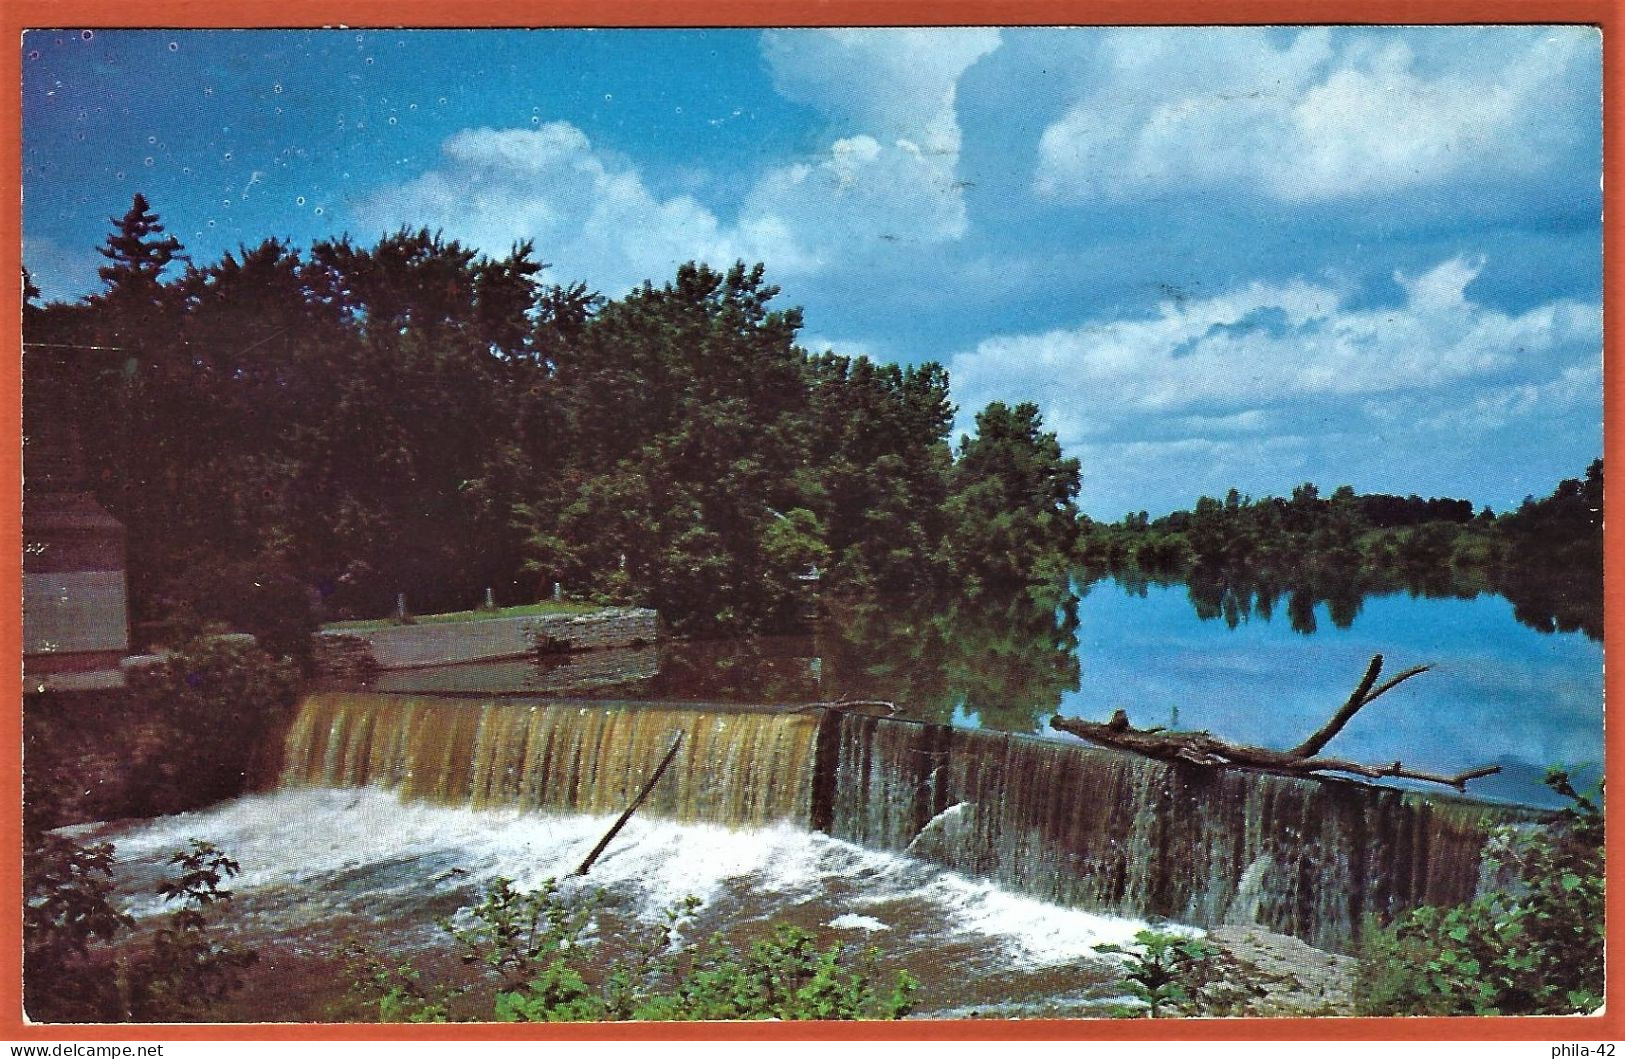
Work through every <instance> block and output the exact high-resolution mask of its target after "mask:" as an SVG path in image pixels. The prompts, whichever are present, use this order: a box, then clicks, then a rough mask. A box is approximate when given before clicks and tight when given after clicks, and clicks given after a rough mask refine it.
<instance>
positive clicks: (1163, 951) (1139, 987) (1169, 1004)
mask: <svg viewBox="0 0 1625 1059" xmlns="http://www.w3.org/2000/svg"><path fill="white" fill-rule="evenodd" d="M1095 951H1096V952H1100V953H1109V954H1113V955H1120V956H1122V957H1123V966H1124V981H1123V986H1124V988H1125V989H1127V990H1128V993H1129V995H1130V996H1131V997H1133V998H1134V999H1135V1000H1136V1001H1137V1002H1138V1003H1137V1004H1135V1005H1134V1006H1127V1005H1125V1006H1123V1007H1121V1008H1119V1009H1115V1010H1114V1011H1113V1014H1115V1015H1119V1016H1128V1017H1139V1016H1140V1015H1144V1016H1145V1017H1146V1018H1151V1019H1154V1018H1160V1017H1162V1016H1165V1015H1193V1014H1197V1013H1198V1012H1197V1010H1196V1008H1197V1006H1198V998H1197V992H1198V988H1199V986H1200V984H1201V982H1202V981H1204V980H1205V976H1204V975H1203V974H1202V973H1201V971H1202V968H1203V965H1204V964H1206V963H1207V962H1208V961H1209V960H1211V959H1212V958H1213V957H1214V956H1215V955H1217V954H1218V949H1217V948H1216V947H1214V946H1212V945H1210V944H1208V943H1207V942H1205V941H1203V940H1201V939H1200V938H1193V937H1189V936H1187V935H1184V934H1168V933H1163V932H1161V931H1155V930H1142V931H1140V932H1139V933H1138V934H1136V935H1134V944H1133V945H1132V946H1128V945H1096V946H1095Z"/></svg>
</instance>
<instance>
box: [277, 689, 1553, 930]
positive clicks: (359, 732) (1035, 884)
mask: <svg viewBox="0 0 1625 1059" xmlns="http://www.w3.org/2000/svg"><path fill="white" fill-rule="evenodd" d="M679 734H681V736H682V748H681V750H680V752H679V753H678V755H677V757H676V759H675V760H674V762H673V764H672V766H671V768H670V769H669V770H668V772H667V774H666V775H665V776H663V777H662V778H661V780H660V782H659V783H658V784H657V785H656V787H655V789H654V791H653V792H652V794H651V797H650V799H649V800H648V802H647V803H645V805H644V806H643V807H642V808H641V809H640V810H639V814H640V816H647V817H649V818H653V819H667V820H672V821H677V822H681V823H700V824H711V825H722V826H724V827H728V828H757V827H763V826H769V825H771V826H790V827H793V828H798V829H805V830H808V831H813V832H821V833H824V834H827V835H828V836H830V837H832V838H835V839H840V840H843V841H845V842H850V843H853V844H855V845H857V846H861V847H865V848H869V849H875V850H882V851H888V852H894V853H900V854H906V855H908V856H909V857H912V858H916V859H919V860H922V861H925V862H929V863H931V864H935V865H940V866H941V867H944V868H947V869H950V870H952V871H955V872H959V873H963V874H964V875H967V876H970V877H972V878H976V879H984V880H989V881H991V882H994V883H996V884H998V885H999V886H1001V887H1005V888H1008V889H1009V890H1011V891H1014V892H1016V893H1020V894H1024V895H1028V896H1031V897H1034V898H1037V899H1039V900H1042V901H1044V902H1048V903H1053V904H1056V905H1060V906H1064V907H1070V908H1078V909H1085V910H1089V911H1094V912H1101V913H1110V914H1117V915H1125V916H1134V917H1145V918H1149V919H1166V920H1171V921H1175V922H1180V923H1186V924H1191V925H1196V926H1215V925H1219V924H1224V923H1256V924H1258V925H1260V926H1263V927H1265V928H1267V929H1269V930H1272V931H1276V932H1279V933H1283V934H1290V935H1293V936H1295V937H1298V938H1300V939H1302V940H1304V941H1306V942H1308V943H1310V944H1312V945H1315V946H1317V947H1320V948H1323V949H1327V950H1331V951H1341V952H1348V951H1352V950H1353V948H1354V947H1355V946H1356V945H1357V942H1358V938H1359V932H1360V929H1361V926H1362V924H1363V923H1365V922H1367V921H1387V920H1389V919H1391V918H1392V917H1393V916H1394V915H1396V914H1398V913H1400V912H1403V911H1404V910H1406V909H1409V908H1412V907H1416V906H1418V905H1421V904H1446V905H1447V904H1454V903H1459V902H1462V901H1466V900H1469V899H1471V898H1472V896H1473V895H1474V894H1475V893H1476V892H1477V890H1478V888H1479V885H1480V876H1481V858H1482V851H1483V848H1484V845H1485V843H1486V841H1487V840H1488V838H1489V837H1490V835H1491V833H1492V832H1493V830H1494V829H1495V828H1496V827H1498V826H1500V825H1503V824H1508V823H1517V822H1520V821H1527V820H1528V819H1530V818H1531V817H1530V814H1529V813H1527V812H1525V811H1522V810H1517V809H1512V808H1508V807H1502V806H1492V805H1485V804H1478V803H1473V802H1469V801H1466V800H1461V799H1449V798H1439V797H1436V796H1429V797H1423V796H1421V795H1417V794H1413V793H1409V792H1404V791H1399V790H1393V789H1387V788H1379V787H1372V786H1368V785H1365V784H1360V783H1354V782H1338V781H1320V780H1306V779H1293V778H1285V777H1277V776H1265V775H1258V774H1251V773H1244V772H1236V771H1230V770H1212V769H1204V768H1200V767H1197V766H1191V765H1185V764H1182V763H1170V762H1161V761H1153V760H1150V759H1142V758H1138V757H1134V756H1130V755H1124V754H1120V753H1117V752H1114V751H1108V750H1104V749H1098V748H1094V747H1090V746H1086V745H1084V744H1081V743H1070V742H1063V741H1059V740H1054V739H1047V738H1041V737H1036V736H1028V735H1015V734H1007V733H998V732H991V731H985V730H977V729H965V728H957V727H953V726H951V725H946V724H938V723H927V722H921V721H914V720H906V719H901V718H891V717H876V716H869V715H864V714H861V713H858V712H855V711H849V710H842V709H832V708H818V707H811V708H810V707H798V708H770V707H740V706H737V705H716V704H695V703H670V704H666V703H646V702H606V701H573V700H558V699H549V700H543V699H527V698H522V697H509V696H479V695H462V696H452V695H426V694H397V693H381V692H358V691H324V692H318V693H315V694H311V695H309V696H307V697H306V698H305V699H304V700H303V702H302V703H301V706H300V709H299V712H298V715H297V717H296V718H295V720H294V722H293V725H292V727H291V729H290V730H289V732H288V734H287V738H286V742H285V747H284V757H283V762H282V767H281V772H280V776H279V777H278V780H277V783H278V784H279V785H280V786H281V787H282V788H284V789H296V788H335V789H342V788H361V787H371V788H381V789H383V790H388V791H393V792H394V793H395V794H397V795H398V796H399V797H400V798H402V799H404V800H407V801H416V802H424V803H433V804H437V805H441V806H451V807H464V808H469V809H499V808H500V809H506V810H518V811H521V812H535V813H586V814H607V813H614V812H618V811H620V810H621V809H623V808H625V806H626V805H627V804H628V803H629V802H630V801H631V799H632V798H633V797H634V796H635V795H636V793H637V792H638V790H639V789H640V788H641V787H642V786H643V784H644V783H645V782H646V781H647V779H648V778H649V776H650V775H651V774H652V772H653V770H654V769H655V768H656V766H657V765H658V763H659V761H660V759H661V758H662V757H663V756H664V754H665V752H666V751H667V750H668V749H669V748H670V746H671V744H672V742H673V740H674V739H676V738H677V736H678V735H679Z"/></svg>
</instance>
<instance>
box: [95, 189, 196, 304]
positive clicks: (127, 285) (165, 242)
mask: <svg viewBox="0 0 1625 1059" xmlns="http://www.w3.org/2000/svg"><path fill="white" fill-rule="evenodd" d="M110 220H111V221H112V223H113V225H114V230H113V232H112V234H111V235H109V236H108V237H107V242H106V244H105V245H103V246H100V247H98V248H97V250H96V252H97V253H99V254H101V255H102V256H103V257H105V258H107V260H108V261H109V262H110V263H109V264H106V265H102V266H101V267H100V268H98V269H97V270H96V274H97V275H98V276H100V277H101V279H102V282H103V283H106V284H107V291H106V292H105V293H104V294H101V295H99V296H97V297H95V298H92V299H91V300H92V302H95V301H97V300H98V299H99V300H100V301H102V302H104V303H107V304H110V305H116V306H118V307H119V308H120V309H121V310H123V311H125V312H132V311H134V310H135V309H136V308H138V307H139V308H144V309H150V308H155V307H159V306H161V305H162V303H163V302H164V300H165V298H164V287H163V274H164V272H165V270H166V269H168V268H169V266H170V264H171V263H172V262H174V261H177V260H181V261H184V260H185V257H184V255H183V254H182V250H183V249H184V248H183V247H182V246H181V241H180V240H179V239H176V238H175V237H174V236H172V235H165V234H164V226H163V225H162V224H160V223H159V222H158V215H157V214H156V213H154V212H153V211H152V207H151V206H150V205H148V203H147V198H146V196H145V195H142V194H141V193H140V192H137V193H136V195H135V199H134V200H133V201H132V202H131V204H130V209H129V211H128V212H127V213H125V214H124V216H123V217H122V218H120V217H113V218H110Z"/></svg>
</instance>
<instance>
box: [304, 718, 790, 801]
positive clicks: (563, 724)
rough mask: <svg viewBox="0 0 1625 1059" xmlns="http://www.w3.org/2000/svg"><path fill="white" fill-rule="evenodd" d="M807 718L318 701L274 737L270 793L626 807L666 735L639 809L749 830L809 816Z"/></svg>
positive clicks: (656, 755)
mask: <svg viewBox="0 0 1625 1059" xmlns="http://www.w3.org/2000/svg"><path fill="white" fill-rule="evenodd" d="M817 728H818V718H817V717H816V716H813V715H811V714H789V713H782V712H767V711H760V710H755V711H752V710H731V709H726V708H718V709H716V710H708V709H705V708H700V707H693V708H688V707H661V706H651V705H616V704H606V703H596V702H594V703H535V702H514V701H488V700H466V699H464V700H459V699H447V698H435V697H431V696H412V695H391V694H376V693H372V694H369V693H358V692H323V693H319V694H315V695H310V696H308V697H307V698H306V699H305V701H304V702H303V703H302V704H301V706H300V711H299V716H298V718H297V719H296V720H295V722H294V725H293V728H292V730H291V731H290V732H289V734H288V738H287V742H286V753H285V757H284V765H283V771H282V783H283V786H296V785H319V786H328V787H358V786H364V785H368V784H374V785H378V786H382V787H386V788H391V789H394V790H396V791H398V792H399V793H400V794H401V795H402V796H403V797H406V798H414V799H423V800H429V801H435V802H439V803H442V804H449V805H467V806H472V807H475V808H479V807H488V806H511V807H515V808H521V809H547V810H553V811H559V812H566V811H567V812H579V813H611V812H619V811H620V810H622V809H624V808H626V806H627V803H629V802H630V801H631V800H632V798H633V797H635V796H636V794H637V792H638V790H639V789H640V788H641V787H642V786H643V783H644V781H645V780H647V779H648V777H649V776H650V774H651V773H652V772H653V770H654V769H655V768H656V767H657V766H658V765H659V762H660V759H661V758H662V757H663V756H664V755H665V752H666V751H667V749H669V748H670V746H671V743H672V740H673V739H675V738H676V737H677V735H678V733H681V734H682V737H683V752H682V753H680V754H678V756H677V759H676V760H675V761H674V762H673V763H672V766H671V768H670V769H669V770H668V771H667V774H666V775H665V777H663V778H662V779H661V782H660V784H659V785H658V786H657V787H656V789H655V791H654V792H653V794H652V795H651V797H650V799H649V801H648V802H647V803H646V805H645V808H644V810H643V811H645V812H648V813H651V814H652V815H655V816H666V817H671V818H673V819H677V820H682V821H685V822H700V821H704V822H710V823H718V824H727V825H729V826H735V827H740V826H751V825H758V824H765V823H770V822H773V821H777V820H791V821H795V822H797V823H804V822H805V821H806V820H807V819H809V817H810V815H811V797H812V790H813V753H814V746H813V743H814V737H815V735H816V733H817Z"/></svg>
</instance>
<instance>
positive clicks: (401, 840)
mask: <svg viewBox="0 0 1625 1059" xmlns="http://www.w3.org/2000/svg"><path fill="white" fill-rule="evenodd" d="M612 822H613V818H611V817H608V816H583V815H558V816H553V815H542V814H535V813H529V814H527V813H522V812H518V811H515V810H505V809H503V810H473V809H467V808H451V807H445V806H436V805H428V804H423V803H411V802H407V803H403V802H401V801H399V800H397V798H396V797H395V796H394V795H393V794H391V793H389V792H386V791H382V790H378V789H370V788H369V789H349V790H332V789H325V788H311V789H301V790H288V791H278V792H275V793H271V794H262V795H252V796H249V797H244V798H240V799H237V800H235V801H231V802H227V803H223V804H221V805H218V806H215V807H212V808H210V809H207V810H203V811H200V812H196V813H186V814H181V815H178V816H171V817H163V818H159V819H156V820H150V821H142V822H130V823H125V824H120V825H114V826H112V827H109V828H106V829H102V830H103V834H102V836H101V837H105V838H106V839H108V840H111V841H113V842H114V843H115V844H116V846H117V856H118V859H119V860H120V862H125V863H128V862H132V861H134V862H143V863H142V864H141V866H140V867H139V869H138V874H142V875H145V876H148V877H150V876H152V875H154V874H156V871H157V868H158V866H159V865H160V864H161V862H162V861H164V860H167V859H168V856H169V854H170V853H172V852H173V851H175V850H177V849H180V848H183V847H184V846H185V844H186V841H187V840H188V839H190V838H201V839H206V840H208V841H210V842H213V843H214V844H215V845H216V846H218V847H220V849H222V850H223V851H225V852H226V853H228V854H229V855H230V856H232V857H233V858H235V859H236V860H237V861H238V862H239V864H240V865H241V866H242V873H241V875H240V876H238V877H237V878H236V879H235V880H234V881H233V882H232V883H231V885H232V887H233V888H234V889H235V890H237V891H238V892H239V893H244V894H247V893H249V892H252V891H254V890H257V889H269V888H276V889H279V890H281V889H292V890H299V891H302V892H308V894H309V895H311V896H309V897H308V898H304V899H303V900H302V901H301V902H299V903H296V906H295V908H294V909H293V910H291V911H290V913H289V914H295V913H297V914H301V915H311V914H317V913H318V911H319V910H318V909H317V908H316V907H315V906H314V905H311V904H310V902H316V901H323V900H325V901H329V902H336V903H342V904H343V905H344V906H345V907H349V908H357V909H363V910H364V909H365V907H366V905H367V903H368V902H377V901H381V900H386V899H389V900H396V901H421V900H424V899H426V898H427V897H429V896H432V895H433V894H434V893H436V892H443V891H447V890H450V889H454V888H463V887H467V886H469V885H485V884H489V883H490V882H491V880H493V879H495V878H497V877H499V876H501V877H505V878H508V879H511V880H513V881H514V883H515V884H516V885H518V886H520V887H522V888H533V887H535V886H537V885H538V884H540V883H541V882H542V881H543V880H544V879H547V878H555V879H559V880H561V881H562V882H564V884H565V886H566V888H567V889H573V888H577V887H586V888H595V887H603V888H605V889H607V890H610V891H613V892H615V893H617V894H621V895H624V896H625V897H627V898H630V899H631V900H632V901H633V907H634V909H635V911H636V912H637V913H638V914H640V915H642V916H645V917H648V918H654V917H657V916H658V915H660V914H661V912H662V911H663V910H664V909H666V908H669V907H671V906H672V905H674V904H676V903H677V902H679V901H681V900H682V899H683V898H685V897H687V896H690V895H692V896H695V897H698V898H700V900H701V901H702V902H704V903H706V904H709V903H711V902H712V901H715V900H716V899H718V898H719V897H720V896H721V895H722V894H723V893H725V892H729V891H733V892H737V891H740V890H746V891H748V892H749V893H751V894H754V895H758V896H760V897H761V898H762V899H763V902H764V903H765V904H766V905H768V906H769V907H770V908H771V909H779V910H782V909H785V908H791V907H794V906H796V905H797V904H800V903H803V902H807V901H811V900H813V899H815V898H819V897H821V896H825V895H827V894H829V893H832V892H850V890H851V889H852V887H853V884H854V881H859V883H860V885H861V893H860V894H859V896H857V897H855V898H852V899H851V900H850V901H849V902H848V904H849V905H851V906H854V907H850V908H849V909H848V910H847V911H845V912H844V913H843V914H840V915H838V916H837V917H835V918H834V919H832V920H830V925H831V926H835V927H851V928H856V929H864V930H884V929H889V928H888V927H887V926H886V924H885V923H884V922H882V921H881V920H880V919H877V918H875V917H873V916H869V915H866V914H864V912H865V911H866V910H870V909H873V908H874V907H875V906H878V905H882V904H885V903H887V902H895V901H898V900H906V901H909V902H915V903H923V905H924V906H926V907H927V908H928V909H929V910H930V918H931V920H932V921H933V922H934V923H935V924H937V929H938V930H939V931H940V933H941V934H942V936H943V937H944V939H945V940H946V939H949V938H953V937H961V938H963V937H966V936H969V937H974V938H977V939H980V940H982V941H984V942H988V943H994V944H997V945H998V946H1000V947H1001V949H1003V950H1004V952H1005V953H1006V954H1007V958H1008V959H1009V960H1010V961H1012V962H1014V963H1017V964H1020V965H1025V966H1029V967H1032V966H1047V965H1052V964H1059V963H1067V962H1073V961H1076V960H1079V959H1088V958H1093V957H1095V956H1096V954H1095V953H1094V951H1093V947H1094V946H1095V945H1097V944H1100V943H1102V942H1114V943H1118V944H1122V943H1125V942H1130V941H1132V940H1133V937H1134V934H1135V932H1136V931H1138V930H1140V929H1143V928H1144V927H1145V925H1146V924H1145V923H1144V922H1142V921H1139V920H1134V919H1127V918H1121V917H1114V916H1106V915H1100V914H1096V913H1090V912H1084V911H1080V910H1077V909H1069V908H1062V907H1059V906H1056V905H1052V904H1047V903H1045V902H1043V901H1039V900H1036V899H1033V898H1030V897H1024V896H1021V895H1018V894H1014V893H1011V892H1009V891H1007V890H1004V889H1002V888H1000V887H998V886H996V885H994V884H992V883H989V882H984V881H980V880H975V879H969V878H966V877H965V876H962V875H958V874H956V873H954V872H951V871H947V870H945V869H942V868H938V867H935V866H933V865H929V864H926V863H923V862H921V861H918V860H914V859H913V858H909V857H904V856H898V855H895V854H891V853H884V852H880V851H876V850H869V849H864V848H861V847H858V846H854V845H851V844H850V843H846V842H841V841H838V840H836V839H833V838H830V837H829V836H827V835H823V834H819V833H814V832H808V831H803V830H800V829H798V828H794V827H790V826H788V825H781V826H775V827H765V828H754V829H748V830H738V831H734V830H729V829H727V828H723V827H716V826H708V825H694V824H676V823H673V822H671V821H667V820H658V819H640V818H638V817H633V818H632V819H631V820H630V821H629V822H628V823H627V826H626V827H625V829H624V830H622V831H621V833H620V834H619V835H617V836H616V838H615V840H614V841H613V842H612V843H611V844H610V846H609V847H608V849H607V850H606V851H605V852H604V853H603V855H602V856H601V857H600V858H599V859H598V860H597V862H596V863H595V864H594V865H593V867H592V870H591V873H590V876H588V877H587V878H586V879H582V880H571V879H569V878H568V877H569V876H570V874H571V873H572V872H573V871H574V870H575V868H576V867H577V865H578V864H580V862H581V860H582V859H583V858H584V857H585V856H586V855H587V853H588V852H589V851H590V850H591V849H592V847H593V846H594V845H595V844H596V843H597V841H598V840H599V839H600V838H601V837H602V836H603V834H604V833H605V831H607V830H608V828H609V826H610V824H611V823H612ZM346 873H349V875H350V876H351V877H352V879H351V882H349V883H347V884H346V885H347V886H348V887H349V888H348V889H347V890H346V889H345V888H344V887H343V886H340V885H339V884H338V883H336V882H335V879H336V878H337V877H339V876H342V875H345V874H346ZM357 879H359V880H360V881H356V880H357ZM158 907H159V905H158V903H157V902H156V901H143V902H141V903H140V904H139V905H138V906H137V908H136V909H135V911H137V912H140V913H142V914H146V913H150V912H151V911H154V910H157V909H158ZM881 914H884V913H881Z"/></svg>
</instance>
